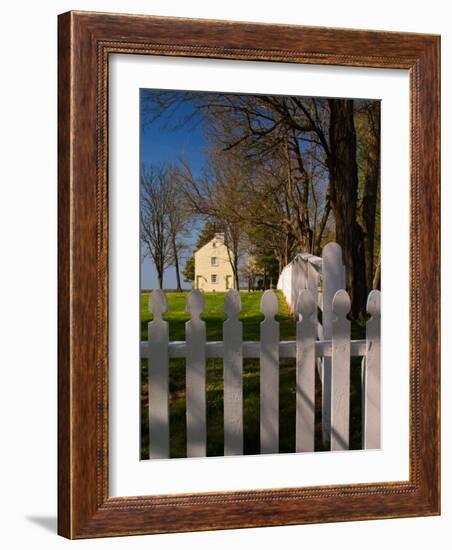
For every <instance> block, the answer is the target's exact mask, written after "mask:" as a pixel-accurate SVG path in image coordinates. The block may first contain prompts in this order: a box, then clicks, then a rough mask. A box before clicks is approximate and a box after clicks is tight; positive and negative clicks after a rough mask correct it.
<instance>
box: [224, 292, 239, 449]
mask: <svg viewBox="0 0 452 550" xmlns="http://www.w3.org/2000/svg"><path fill="white" fill-rule="evenodd" d="M241 309H242V304H241V302H240V294H239V292H238V291H237V290H229V292H228V293H227V294H226V296H225V299H224V310H225V312H226V315H227V316H228V319H227V321H225V322H224V323H223V341H224V354H223V380H224V456H230V455H242V454H243V382H242V379H243V352H242V340H243V328H242V322H241V321H239V320H238V319H237V316H238V314H239V313H240V311H241Z"/></svg>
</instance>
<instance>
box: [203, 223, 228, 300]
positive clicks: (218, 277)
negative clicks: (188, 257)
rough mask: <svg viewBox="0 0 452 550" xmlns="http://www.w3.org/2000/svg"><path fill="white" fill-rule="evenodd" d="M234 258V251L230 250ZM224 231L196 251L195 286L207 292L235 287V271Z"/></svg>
mask: <svg viewBox="0 0 452 550" xmlns="http://www.w3.org/2000/svg"><path fill="white" fill-rule="evenodd" d="M229 254H231V258H232V252H229ZM229 254H228V248H227V246H226V245H225V244H224V236H223V234H222V233H216V234H215V237H214V238H213V239H212V240H210V241H209V242H208V243H206V244H205V245H204V246H203V247H201V248H200V249H199V250H197V251H196V252H195V288H197V289H199V290H204V291H205V292H225V291H226V290H229V289H230V288H234V286H235V285H234V273H233V271H232V267H231V262H230V259H229Z"/></svg>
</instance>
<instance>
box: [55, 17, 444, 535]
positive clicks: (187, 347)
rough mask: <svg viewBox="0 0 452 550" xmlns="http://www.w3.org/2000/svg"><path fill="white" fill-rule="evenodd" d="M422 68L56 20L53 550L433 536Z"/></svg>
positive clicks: (433, 53) (435, 409)
mask: <svg viewBox="0 0 452 550" xmlns="http://www.w3.org/2000/svg"><path fill="white" fill-rule="evenodd" d="M439 56H440V38H439V37H438V36H432V35H422V34H410V33H389V32H383V31H364V30H345V29H329V28H321V27H319V28H315V27H302V26H290V25H267V24H265V25H263V24H255V23H239V22H237V23H236V22H226V21H209V20H193V19H179V18H162V17H151V16H137V15H122V14H101V13H89V12H68V13H65V14H63V15H60V16H59V66H58V70H59V92H58V98H59V107H58V116H59V126H58V132H59V137H58V147H59V161H58V162H59V165H58V171H59V175H58V208H59V244H58V247H59V248H58V252H59V263H58V266H59V267H58V269H59V271H58V275H59V279H58V292H59V322H58V330H59V334H58V339H59V345H58V363H59V370H58V397H59V405H58V406H59V411H58V414H59V427H58V442H59V471H58V482H59V483H58V497H59V498H58V500H59V508H58V530H59V533H60V534H61V535H63V536H65V537H68V538H89V537H103V536H119V535H132V534H151V533H162V532H178V531H197V530H208V529H231V528H243V527H258V526H271V525H291V524H303V523H319V522H333V521H352V520H361V519H378V518H393V517H408V516H426V515H437V514H439V513H440V484H439V475H440V458H439V456H440V447H439V434H440V420H439V411H440V408H439V395H440V386H439V384H440V383H439V380H440V376H439V360H440V342H439V334H440V332H439V328H440V327H439V272H440V257H439V254H440V252H439V251H440V248H439V245H440V240H439V208H440V197H439V180H440V173H439V166H440V164H439V154H440V153H439V152H440V146H439V127H440V126H439V89H440V88H439V87H440V80H439V78H440V75H439Z"/></svg>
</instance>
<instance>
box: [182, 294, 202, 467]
mask: <svg viewBox="0 0 452 550" xmlns="http://www.w3.org/2000/svg"><path fill="white" fill-rule="evenodd" d="M203 311H204V296H203V295H202V292H201V291H199V290H193V291H192V292H190V294H189V295H188V298H187V312H188V313H190V315H191V319H190V321H187V322H186V323H185V337H186V339H187V355H186V358H187V359H186V403H187V457H188V458H191V457H196V456H206V448H207V426H206V424H207V419H206V349H205V348H206V324H205V322H204V321H202V320H201V313H202V312H203Z"/></svg>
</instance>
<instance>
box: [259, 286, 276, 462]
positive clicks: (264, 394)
mask: <svg viewBox="0 0 452 550" xmlns="http://www.w3.org/2000/svg"><path fill="white" fill-rule="evenodd" d="M261 312H262V313H263V314H264V316H265V319H264V321H262V323H261V341H260V416H261V418H260V427H261V430H260V431H261V453H262V454H264V453H278V452H279V323H278V322H277V321H276V320H275V319H274V317H275V315H276V314H277V313H278V299H277V297H276V294H275V293H274V291H273V290H266V291H265V292H264V295H263V296H262V301H261Z"/></svg>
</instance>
